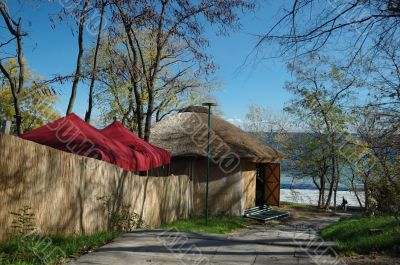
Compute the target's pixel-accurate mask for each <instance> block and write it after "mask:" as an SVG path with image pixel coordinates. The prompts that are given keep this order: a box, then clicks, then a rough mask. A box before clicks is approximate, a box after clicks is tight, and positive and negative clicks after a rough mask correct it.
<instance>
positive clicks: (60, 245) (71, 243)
mask: <svg viewBox="0 0 400 265" xmlns="http://www.w3.org/2000/svg"><path fill="white" fill-rule="evenodd" d="M117 235H118V234H117V233H113V232H98V233H94V234H92V235H71V236H63V235H55V236H49V237H42V236H35V237H33V236H31V237H23V238H19V239H13V240H9V241H5V242H0V264H18V265H28V264H29V265H33V264H35V265H36V264H43V263H44V261H46V264H59V263H61V262H62V261H64V260H65V259H66V258H68V257H71V256H79V255H81V254H84V253H86V252H88V251H90V250H93V249H96V248H97V247H100V246H102V245H104V244H106V243H108V242H110V241H111V240H112V239H113V238H115V237H116V236H117Z"/></svg>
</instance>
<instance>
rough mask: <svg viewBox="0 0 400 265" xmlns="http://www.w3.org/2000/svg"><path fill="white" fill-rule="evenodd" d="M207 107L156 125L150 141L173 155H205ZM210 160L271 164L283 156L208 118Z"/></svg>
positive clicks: (213, 117) (244, 133)
mask: <svg viewBox="0 0 400 265" xmlns="http://www.w3.org/2000/svg"><path fill="white" fill-rule="evenodd" d="M207 111H208V110H207V108H205V107H197V106H192V107H188V108H185V109H183V110H181V111H179V113H177V114H176V115H172V116H169V117H167V118H165V119H164V120H162V121H160V122H158V123H156V125H155V126H154V127H153V129H152V133H151V139H150V141H151V142H152V143H153V144H155V145H157V146H160V147H162V148H164V149H166V150H168V151H170V152H171V153H172V155H173V156H204V157H206V156H207V139H208V137H207V132H208V130H207V128H208V114H207ZM211 122H212V126H211V128H212V132H211V146H212V156H213V157H224V156H226V155H232V154H235V155H237V156H238V157H240V158H245V159H250V160H252V161H254V162H274V161H279V160H281V159H282V158H283V157H284V155H283V154H282V153H281V152H279V151H277V150H276V149H274V148H272V147H270V146H268V145H266V144H264V143H262V142H261V141H259V140H257V139H255V138H254V137H253V136H251V135H250V134H249V133H247V132H245V131H243V130H242V129H240V128H238V127H236V126H235V125H233V124H231V123H229V122H227V121H225V120H223V119H222V118H220V117H217V116H214V115H212V119H211Z"/></svg>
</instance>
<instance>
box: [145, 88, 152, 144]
mask: <svg viewBox="0 0 400 265" xmlns="http://www.w3.org/2000/svg"><path fill="white" fill-rule="evenodd" d="M147 104H148V105H147V113H146V124H145V128H144V140H145V141H146V142H148V141H149V140H150V130H151V119H152V117H153V107H154V96H153V89H151V91H150V93H149V95H148V103H147Z"/></svg>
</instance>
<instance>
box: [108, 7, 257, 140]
mask: <svg viewBox="0 0 400 265" xmlns="http://www.w3.org/2000/svg"><path fill="white" fill-rule="evenodd" d="M114 6H115V9H116V12H115V17H116V19H118V20H119V21H120V22H121V23H122V25H123V28H124V30H125V35H126V38H127V42H126V44H127V45H126V46H127V48H128V50H129V55H130V64H131V65H132V66H133V67H132V75H131V76H132V83H133V84H136V86H134V87H133V88H132V89H133V92H134V93H133V94H134V97H135V101H136V102H135V104H136V108H135V111H136V117H137V121H138V134H139V135H140V136H142V137H143V138H144V139H145V140H148V139H149V137H150V128H151V124H152V119H153V113H155V112H156V111H157V110H156V107H155V106H154V102H155V88H156V83H157V81H158V79H159V78H160V72H161V71H162V69H163V68H164V67H165V66H166V64H168V65H169V66H171V67H172V64H175V65H179V64H180V65H183V63H184V62H183V61H182V58H184V57H182V56H179V57H177V56H176V54H177V53H182V54H183V55H184V54H186V55H190V57H189V58H187V57H186V59H184V60H190V61H192V62H197V63H199V64H202V65H203V66H204V69H205V70H206V71H212V70H213V69H214V65H213V64H212V63H211V62H210V58H209V57H208V56H207V55H206V54H205V53H204V48H205V47H206V46H207V43H208V42H207V39H206V38H205V37H204V35H203V24H202V23H201V22H200V21H199V20H200V17H203V18H204V19H205V20H206V21H208V22H209V23H211V24H217V25H219V27H220V29H221V31H223V32H225V33H226V32H228V30H229V29H232V28H235V27H237V26H238V16H237V14H236V10H244V9H251V8H253V7H254V5H253V3H252V1H251V0H233V1H232V0H231V1H228V0H222V1H221V0H219V1H216V0H211V1H208V2H199V3H194V2H190V1H177V0H146V1H127V0H126V1H114ZM143 32H148V33H149V34H150V35H151V36H152V39H153V40H154V42H153V45H154V54H153V55H152V56H151V58H150V59H151V60H145V58H144V57H145V54H144V50H145V46H146V45H147V44H146V43H143V42H141V39H140V37H139V35H140V33H143ZM172 42H178V43H182V44H183V46H182V47H184V50H180V51H179V50H178V51H175V56H174V58H176V59H177V60H175V61H173V62H171V61H169V62H168V60H169V59H170V57H169V56H168V54H169V52H170V51H168V46H169V45H170V44H171V43H172ZM163 62H166V63H163ZM188 67H189V66H188ZM187 70H188V69H185V68H183V69H181V70H180V71H178V72H177V74H176V76H177V77H179V76H180V75H182V73H184V72H186V71H187ZM139 84H140V85H141V88H142V89H141V88H139V87H138V85H139ZM139 90H140V91H139ZM141 93H145V101H146V109H144V108H143V107H144V104H143V98H142V97H141Z"/></svg>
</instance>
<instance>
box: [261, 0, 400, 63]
mask: <svg viewBox="0 0 400 265" xmlns="http://www.w3.org/2000/svg"><path fill="white" fill-rule="evenodd" d="M283 5H284V6H283V7H282V8H281V9H280V13H279V14H278V17H279V19H278V20H277V22H276V23H275V24H273V25H272V26H271V27H270V28H269V29H268V31H267V33H265V34H263V35H261V36H260V40H259V42H258V44H257V47H258V48H261V47H262V46H263V44H266V43H269V42H270V41H277V42H278V43H279V45H281V47H282V50H281V55H288V54H289V55H291V56H293V55H294V56H298V55H302V54H305V53H310V52H318V51H321V50H322V49H326V48H330V49H334V50H337V51H340V52H341V53H343V51H348V52H349V55H350V56H351V57H350V58H351V59H350V63H351V62H352V61H353V59H354V58H355V56H356V55H358V54H360V53H361V52H363V50H364V51H366V52H368V53H369V54H373V53H377V52H379V50H380V46H381V45H382V44H384V43H386V44H389V43H392V44H394V43H395V42H397V41H398V38H399V34H398V28H399V25H400V3H399V1H397V0H366V1H359V0H352V1H338V0H330V1H320V0H292V1H289V3H285V4H283Z"/></svg>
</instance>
